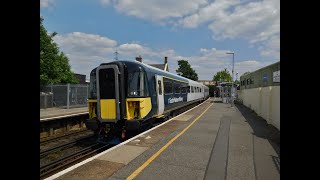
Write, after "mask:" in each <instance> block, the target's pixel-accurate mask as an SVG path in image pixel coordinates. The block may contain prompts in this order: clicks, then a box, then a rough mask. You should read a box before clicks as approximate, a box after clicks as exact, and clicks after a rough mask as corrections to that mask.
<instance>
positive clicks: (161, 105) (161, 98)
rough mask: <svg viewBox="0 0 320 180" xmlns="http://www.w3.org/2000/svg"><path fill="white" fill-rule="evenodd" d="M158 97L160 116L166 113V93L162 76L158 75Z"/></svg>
mask: <svg viewBox="0 0 320 180" xmlns="http://www.w3.org/2000/svg"><path fill="white" fill-rule="evenodd" d="M156 84H157V97H158V115H161V114H162V113H163V111H164V95H163V94H164V92H163V89H164V88H163V79H162V76H159V75H156Z"/></svg>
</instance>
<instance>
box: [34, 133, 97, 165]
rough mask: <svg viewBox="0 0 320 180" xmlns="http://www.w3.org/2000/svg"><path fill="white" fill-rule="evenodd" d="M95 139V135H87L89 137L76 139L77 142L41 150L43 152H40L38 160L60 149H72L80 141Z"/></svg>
mask: <svg viewBox="0 0 320 180" xmlns="http://www.w3.org/2000/svg"><path fill="white" fill-rule="evenodd" d="M93 137H95V135H89V136H85V137H82V138H80V139H77V140H74V141H71V142H68V143H64V144H60V145H58V146H55V147H53V148H50V149H46V150H43V151H40V159H41V158H42V157H44V156H46V155H48V154H50V153H53V152H56V151H59V150H61V149H64V148H68V147H72V146H74V145H76V144H78V143H80V142H82V141H85V140H87V139H90V138H93Z"/></svg>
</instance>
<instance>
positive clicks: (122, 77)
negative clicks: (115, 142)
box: [86, 62, 152, 135]
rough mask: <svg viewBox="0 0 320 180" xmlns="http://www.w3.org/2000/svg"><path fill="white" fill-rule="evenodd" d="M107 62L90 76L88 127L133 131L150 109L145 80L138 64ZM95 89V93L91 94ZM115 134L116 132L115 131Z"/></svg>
mask: <svg viewBox="0 0 320 180" xmlns="http://www.w3.org/2000/svg"><path fill="white" fill-rule="evenodd" d="M116 63H117V64H113V63H108V64H104V65H100V66H99V67H98V68H96V69H94V70H93V71H92V72H91V75H90V96H89V119H88V120H87V121H86V125H87V128H88V129H91V130H93V131H95V132H98V133H101V131H106V133H107V132H109V131H110V129H115V130H116V131H117V132H114V133H116V134H117V133H123V131H124V130H137V129H139V126H140V120H141V119H143V118H144V117H146V116H147V114H148V113H149V112H150V110H151V108H152V107H151V98H150V97H149V91H148V89H149V88H148V79H147V75H146V73H145V71H144V70H143V68H142V67H141V66H137V65H135V66H134V65H131V66H124V64H123V63H121V62H116ZM95 92H96V93H95ZM117 135H119V134H117Z"/></svg>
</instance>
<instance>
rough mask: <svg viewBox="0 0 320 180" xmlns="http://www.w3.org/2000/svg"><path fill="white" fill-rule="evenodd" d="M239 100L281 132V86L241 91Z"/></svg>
mask: <svg viewBox="0 0 320 180" xmlns="http://www.w3.org/2000/svg"><path fill="white" fill-rule="evenodd" d="M238 98H239V99H240V100H241V101H242V102H243V105H245V106H247V107H248V108H250V109H252V110H254V111H255V112H256V113H257V114H258V115H259V116H261V117H262V118H264V119H265V120H266V121H267V122H268V123H269V124H272V125H273V126H275V127H276V128H277V129H278V130H280V86H269V87H260V88H253V89H243V90H240V91H239V93H238Z"/></svg>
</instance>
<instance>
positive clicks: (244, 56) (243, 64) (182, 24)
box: [40, 0, 280, 80]
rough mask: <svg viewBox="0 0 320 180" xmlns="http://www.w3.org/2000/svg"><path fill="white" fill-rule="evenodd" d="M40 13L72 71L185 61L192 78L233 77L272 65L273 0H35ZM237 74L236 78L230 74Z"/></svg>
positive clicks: (276, 15)
mask: <svg viewBox="0 0 320 180" xmlns="http://www.w3.org/2000/svg"><path fill="white" fill-rule="evenodd" d="M40 16H42V17H43V18H44V26H45V28H46V29H47V31H48V32H49V33H52V32H57V33H58V35H56V36H55V37H54V39H53V40H54V42H55V43H57V44H58V46H59V48H60V50H61V51H62V52H64V53H65V54H66V55H67V57H68V58H69V63H70V66H71V70H72V71H73V72H74V73H78V74H85V75H86V76H87V79H89V74H90V71H91V70H92V69H93V68H95V67H97V66H99V65H100V64H101V63H106V62H111V61H115V57H116V56H115V52H116V51H117V52H118V59H119V60H129V61H134V60H135V57H137V56H139V55H140V56H141V57H142V61H143V62H144V63H147V64H161V63H163V62H164V57H165V56H167V57H168V63H169V70H170V72H172V73H176V71H175V70H176V69H177V68H178V63H177V61H178V60H181V59H184V60H188V62H189V63H190V65H191V67H192V68H193V69H194V70H195V71H196V73H197V74H198V77H199V80H212V78H213V75H214V74H216V73H217V72H218V71H221V70H224V69H225V68H227V70H228V71H229V72H230V73H231V71H232V61H233V57H232V55H231V54H227V53H228V52H233V53H234V78H236V77H238V79H239V78H240V76H241V75H242V74H243V73H244V72H247V71H251V72H252V71H255V70H257V69H259V68H262V67H265V66H267V65H270V64H273V63H275V62H278V61H280V1H279V0H257V1H254V0H174V1H172V0H67V1H66V0H40ZM236 73H238V75H236Z"/></svg>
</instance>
